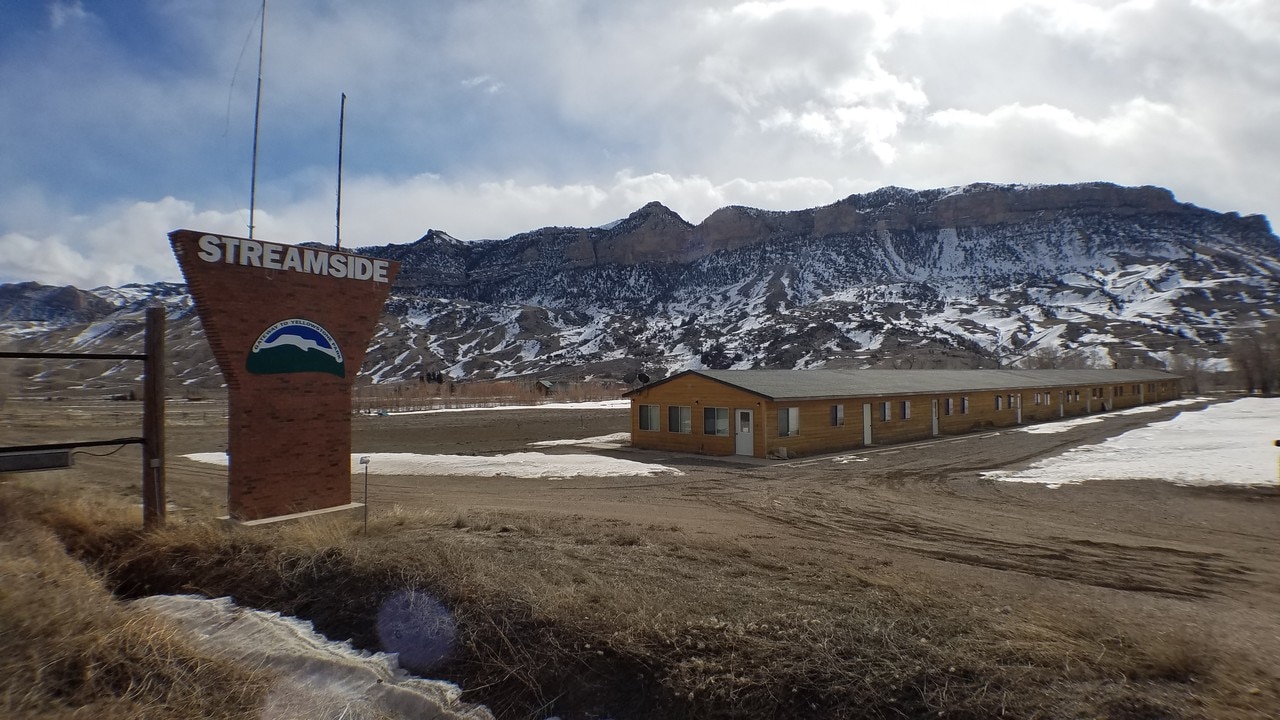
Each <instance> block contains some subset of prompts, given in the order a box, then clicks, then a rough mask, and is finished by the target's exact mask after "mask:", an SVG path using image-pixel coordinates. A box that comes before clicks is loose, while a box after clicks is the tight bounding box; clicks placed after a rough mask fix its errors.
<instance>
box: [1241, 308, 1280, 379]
mask: <svg viewBox="0 0 1280 720" xmlns="http://www.w3.org/2000/svg"><path fill="white" fill-rule="evenodd" d="M1228 350H1229V352H1230V361H1231V367H1232V368H1234V369H1235V370H1236V372H1237V373H1239V374H1240V380H1241V384H1242V385H1243V386H1244V389H1245V390H1246V391H1247V392H1248V393H1249V394H1250V395H1252V394H1253V393H1254V392H1258V393H1261V394H1263V395H1270V394H1272V393H1273V392H1275V389H1276V387H1277V385H1278V384H1280V323H1278V322H1277V321H1274V320H1273V321H1271V322H1269V323H1265V324H1259V325H1254V326H1251V327H1242V328H1239V329H1237V330H1236V331H1235V332H1234V333H1232V338H1231V343H1230V345H1229V346H1228Z"/></svg>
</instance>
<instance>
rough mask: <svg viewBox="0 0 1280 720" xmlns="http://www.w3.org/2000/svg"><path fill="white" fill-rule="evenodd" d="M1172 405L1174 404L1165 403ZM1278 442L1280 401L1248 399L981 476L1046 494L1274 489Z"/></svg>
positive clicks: (1192, 413)
mask: <svg viewBox="0 0 1280 720" xmlns="http://www.w3.org/2000/svg"><path fill="white" fill-rule="evenodd" d="M1176 402H1177V404H1189V403H1191V402H1196V401H1195V400H1183V401H1176ZM1170 404H1174V403H1165V405H1170ZM1090 419H1092V418H1090ZM1055 424H1058V425H1061V424H1062V423H1055ZM1028 431H1029V429H1028ZM1278 436H1280V398H1243V399H1240V400H1236V401H1234V402H1229V403H1222V404H1218V405H1210V406H1209V407H1207V408H1205V409H1204V410H1201V411H1199V412H1187V413H1182V414H1180V415H1178V416H1177V417H1175V418H1173V419H1171V420H1167V421H1165V422H1159V423H1153V424H1151V425H1148V426H1147V427H1145V428H1140V429H1138V430H1131V431H1129V432H1127V433H1125V434H1123V435H1120V436H1117V437H1113V438H1109V439H1107V440H1105V441H1103V442H1101V443H1098V444H1096V445H1086V446H1083V447H1078V448H1074V449H1072V450H1068V451H1067V452H1065V453H1063V454H1062V455H1059V456H1058V457H1055V458H1050V459H1048V460H1044V461H1041V462H1037V463H1034V464H1033V465H1031V466H1030V467H1028V468H1027V469H1025V470H1018V471H1007V470H998V471H991V472H986V473H983V476H984V477H987V478H991V479H993V480H1002V481H1005V482H1031V483H1043V484H1046V485H1048V486H1049V487H1058V486H1060V485H1065V484H1070V483H1080V482H1084V481H1086V480H1127V479H1155V480H1167V481H1169V482H1173V483H1177V484H1179V485H1275V484H1276V482H1277V456H1278V455H1280V449H1277V448H1276V447H1275V445H1274V442H1275V440H1276V439H1277V437H1278Z"/></svg>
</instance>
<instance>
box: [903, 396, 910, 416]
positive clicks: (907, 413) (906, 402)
mask: <svg viewBox="0 0 1280 720" xmlns="http://www.w3.org/2000/svg"><path fill="white" fill-rule="evenodd" d="M902 419H903V420H910V419H911V401H910V400H903V401H902Z"/></svg>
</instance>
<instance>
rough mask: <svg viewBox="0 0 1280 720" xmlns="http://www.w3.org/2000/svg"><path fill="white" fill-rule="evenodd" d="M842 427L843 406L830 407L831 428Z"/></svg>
mask: <svg viewBox="0 0 1280 720" xmlns="http://www.w3.org/2000/svg"><path fill="white" fill-rule="evenodd" d="M842 425H844V406H843V405H832V406H831V427H840V426H842Z"/></svg>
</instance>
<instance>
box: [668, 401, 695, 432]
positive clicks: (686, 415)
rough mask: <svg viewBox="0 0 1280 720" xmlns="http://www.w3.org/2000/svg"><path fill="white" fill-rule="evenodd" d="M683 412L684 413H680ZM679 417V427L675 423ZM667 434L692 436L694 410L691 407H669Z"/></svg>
mask: <svg viewBox="0 0 1280 720" xmlns="http://www.w3.org/2000/svg"><path fill="white" fill-rule="evenodd" d="M681 410H683V411H684V412H679V411H681ZM678 416H682V417H680V418H679V427H677V423H676V422H675V420H676V418H677V417H678ZM667 432H671V433H676V434H678V435H690V434H692V433H693V408H692V407H690V406H689V405H670V406H668V407H667Z"/></svg>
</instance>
